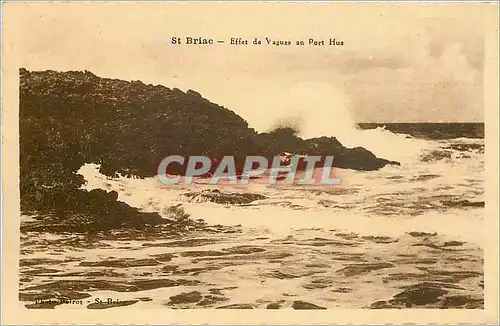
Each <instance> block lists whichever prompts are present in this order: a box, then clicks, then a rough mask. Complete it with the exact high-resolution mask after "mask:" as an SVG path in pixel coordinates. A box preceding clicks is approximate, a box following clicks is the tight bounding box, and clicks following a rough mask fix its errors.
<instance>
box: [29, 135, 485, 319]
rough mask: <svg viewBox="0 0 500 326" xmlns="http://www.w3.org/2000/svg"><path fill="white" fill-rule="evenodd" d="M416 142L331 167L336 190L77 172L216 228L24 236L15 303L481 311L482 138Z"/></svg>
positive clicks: (149, 207)
mask: <svg viewBox="0 0 500 326" xmlns="http://www.w3.org/2000/svg"><path fill="white" fill-rule="evenodd" d="M421 145H422V142H420V143H419V146H421ZM424 145H425V146H424V147H423V149H421V150H420V149H419V152H418V156H415V157H413V158H412V159H409V160H407V161H405V162H402V163H403V164H402V166H401V167H395V166H388V167H385V168H383V169H381V170H380V171H376V172H355V171H349V170H343V171H339V175H340V177H342V179H343V180H342V185H339V186H307V187H306V186H301V187H297V186H284V185H274V186H270V185H266V184H265V183H264V182H261V183H259V182H255V183H253V184H251V185H250V186H247V187H242V186H228V185H219V186H210V185H206V184H204V182H203V181H202V180H199V183H198V184H196V185H191V186H189V187H188V186H184V187H183V186H165V185H161V184H160V183H159V182H158V181H157V180H156V179H154V178H152V179H145V180H141V179H127V178H116V179H109V178H106V177H105V176H102V175H100V174H99V173H98V172H97V170H96V166H95V165H92V164H88V165H85V166H84V167H82V169H81V170H80V173H81V174H83V175H84V176H85V178H86V179H87V181H88V182H87V185H86V188H87V189H95V188H102V189H106V190H108V191H109V190H115V191H117V192H118V193H119V200H122V201H124V202H126V203H128V204H130V205H132V206H135V207H139V208H141V209H143V210H144V211H151V212H153V211H154V212H159V213H162V212H164V211H165V210H166V209H167V208H168V207H171V206H175V205H179V207H182V208H183V209H184V210H185V211H186V212H187V213H189V214H190V215H191V217H192V218H194V219H203V220H204V221H206V222H207V223H208V224H209V225H211V226H209V227H206V228H205V229H202V230H198V231H190V232H187V233H185V234H183V235H182V236H176V235H173V234H171V233H169V232H162V231H157V232H152V233H148V232H142V233H140V232H125V231H116V232H114V233H100V234H94V235H76V234H69V233H68V234H57V235H56V234H48V233H34V232H29V233H23V234H22V235H21V237H22V239H21V262H20V300H21V301H22V304H23V305H26V306H27V307H30V308H51V307H56V308H58V309H59V308H64V309H67V308H75V309H78V308H95V309H100V308H111V307H115V308H116V307H123V306H130V305H134V306H138V305H144V306H163V307H165V308H269V309H278V308H294V309H322V308H338V307H341V308H408V307H412V308H415V307H422V308H436V307H437V308H450V307H454V308H482V307H483V250H482V247H483V246H482V243H481V236H482V219H483V213H484V209H483V207H484V198H483V196H484V185H483V183H484V176H483V171H484V144H483V140H480V139H466V138H459V139H452V140H443V141H426V142H425V144H424ZM23 223H29V217H23ZM37 299H38V300H45V301H43V303H42V304H40V303H39V302H38V303H37V304H35V300H37ZM56 299H57V300H56ZM59 299H63V300H70V301H73V303H71V304H68V303H67V302H65V303H64V304H61V301H58V300H59ZM108 299H111V300H112V301H113V303H111V304H100V303H97V301H98V300H102V301H105V302H107V300H108ZM116 300H118V302H117V301H116ZM121 309H123V308H121Z"/></svg>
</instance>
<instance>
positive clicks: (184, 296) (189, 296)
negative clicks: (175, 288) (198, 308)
mask: <svg viewBox="0 0 500 326" xmlns="http://www.w3.org/2000/svg"><path fill="white" fill-rule="evenodd" d="M201 298H202V295H201V293H200V292H198V291H192V292H186V293H181V294H178V295H174V296H171V297H170V303H172V304H182V303H195V302H198V301H200V300H201Z"/></svg>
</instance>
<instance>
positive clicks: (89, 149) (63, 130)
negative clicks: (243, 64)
mask: <svg viewBox="0 0 500 326" xmlns="http://www.w3.org/2000/svg"><path fill="white" fill-rule="evenodd" d="M19 91H20V95H19V96H20V110H19V130H20V131H19V132H20V193H21V210H22V211H39V212H40V211H41V212H53V213H54V216H59V217H61V218H62V219H64V218H67V217H68V216H69V215H72V216H77V215H78V214H80V213H81V214H83V215H87V216H90V215H92V216H94V217H95V220H92V221H90V222H89V223H87V224H92V225H93V227H92V228H94V227H96V228H97V229H99V228H113V227H117V226H121V227H133V228H135V227H138V225H141V224H144V223H146V224H157V223H162V222H163V221H162V220H161V218H160V217H159V216H158V215H144V213H141V212H139V211H137V210H134V209H132V208H130V207H128V206H127V205H126V204H124V203H120V204H117V202H116V198H112V197H113V196H115V195H114V194H112V193H106V192H95V193H91V194H89V193H86V192H84V191H82V190H79V189H80V187H81V185H82V184H83V182H84V180H83V178H82V177H81V176H80V175H78V174H76V171H78V169H79V168H80V167H81V166H82V165H83V164H84V163H96V164H100V166H101V168H100V172H101V173H103V174H105V175H108V176H115V175H116V174H117V173H120V174H122V175H128V176H136V177H148V176H154V175H155V174H156V173H157V167H158V164H159V163H160V162H161V160H162V159H163V158H164V157H165V156H167V155H173V154H178V155H185V156H187V155H206V156H210V157H213V158H218V157H222V156H224V155H233V156H235V158H236V163H237V165H238V168H241V166H242V162H243V160H244V157H245V156H246V155H263V154H264V155H268V156H274V155H276V154H278V153H281V152H283V151H288V152H291V153H308V154H323V155H334V156H335V161H334V166H337V167H342V168H349V169H356V170H375V169H379V168H381V167H383V166H385V165H386V164H391V163H395V162H390V161H387V160H384V159H380V158H377V157H376V156H375V155H373V154H372V153H370V152H369V151H367V150H366V149H364V148H360V147H359V148H354V149H348V148H345V147H344V146H342V144H340V143H339V142H338V141H337V140H336V139H335V138H327V137H323V138H316V139H308V140H303V139H301V138H300V137H298V136H297V135H296V133H295V132H294V131H293V130H291V129H289V128H280V129H277V130H275V131H273V132H270V133H264V134H258V133H257V132H255V130H253V129H252V128H249V126H248V124H247V122H246V121H245V120H244V119H242V118H241V117H240V116H238V115H237V114H236V113H234V112H233V111H231V110H228V109H226V108H224V107H222V106H219V105H217V104H214V103H211V102H210V101H208V100H206V99H204V98H203V97H202V96H201V95H200V94H198V93H197V92H195V91H192V90H190V91H187V92H186V93H184V92H182V91H180V90H179V89H175V88H174V89H169V88H167V87H164V86H160V85H151V84H144V83H142V82H140V81H132V82H128V81H123V80H117V79H108V78H100V77H98V76H96V75H94V74H92V73H91V72H89V71H85V72H79V71H69V72H56V71H38V72H30V71H27V70H26V69H20V90H19ZM182 172H183V171H182V169H181V170H180V171H177V173H179V174H182ZM115 197H116V196H115ZM94 203H95V205H94ZM89 207H93V208H89ZM96 207H101V208H99V209H101V210H102V209H104V210H105V211H106V212H107V213H106V214H103V213H102V212H100V211H99V210H98V209H97V208H96ZM112 212H114V213H117V212H119V213H118V214H111V213H112ZM68 213H71V214H68ZM108 213H109V214H108ZM81 214H80V215H81ZM104 215H106V216H109V215H113V216H115V217H114V220H113V221H112V222H109V221H108V222H106V223H104V224H102V223H100V222H99V221H100V220H101V217H100V216H104ZM108 218H109V217H106V219H108ZM79 221H80V220H79ZM94 222H95V223H97V224H95V223H94ZM77 223H81V221H80V222H77Z"/></svg>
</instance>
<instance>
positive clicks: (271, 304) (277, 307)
mask: <svg viewBox="0 0 500 326" xmlns="http://www.w3.org/2000/svg"><path fill="white" fill-rule="evenodd" d="M280 308H281V305H280V304H279V303H277V302H273V303H270V304H268V305H267V307H266V309H280Z"/></svg>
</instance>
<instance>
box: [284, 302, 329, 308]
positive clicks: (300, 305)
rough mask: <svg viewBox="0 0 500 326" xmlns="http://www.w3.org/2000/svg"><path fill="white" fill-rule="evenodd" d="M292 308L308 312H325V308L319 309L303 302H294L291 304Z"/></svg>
mask: <svg viewBox="0 0 500 326" xmlns="http://www.w3.org/2000/svg"><path fill="white" fill-rule="evenodd" d="M292 308H293V309H296V310H309V309H311V310H312V309H320V310H325V309H326V308H325V307H320V306H317V305H315V304H312V303H309V302H305V301H294V302H293V304H292Z"/></svg>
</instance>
